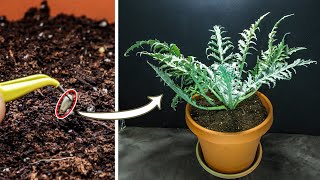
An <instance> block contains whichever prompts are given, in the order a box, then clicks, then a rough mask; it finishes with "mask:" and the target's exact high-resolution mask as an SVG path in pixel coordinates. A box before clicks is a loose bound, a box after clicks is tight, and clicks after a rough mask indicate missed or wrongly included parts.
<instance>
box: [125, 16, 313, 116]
mask: <svg viewBox="0 0 320 180" xmlns="http://www.w3.org/2000/svg"><path fill="white" fill-rule="evenodd" d="M268 14H269V13H267V14H265V15H263V16H261V17H260V18H259V19H258V20H257V21H256V22H255V23H254V24H252V25H251V26H250V27H249V28H248V29H245V30H243V32H242V33H240V35H241V38H240V40H238V50H239V51H238V52H236V53H235V52H232V51H233V50H234V49H235V48H234V45H233V43H232V42H231V38H230V37H227V36H225V34H226V31H225V30H224V28H223V27H221V26H213V28H212V29H211V30H209V31H210V32H212V35H211V37H210V41H209V42H208V48H207V49H206V55H207V58H208V60H211V61H212V64H211V65H210V66H207V65H205V64H203V63H201V62H200V61H198V60H196V58H195V57H193V56H187V57H185V56H184V55H183V54H181V52H180V49H179V48H178V47H177V45H176V44H167V43H166V42H160V41H159V40H157V39H155V40H146V41H137V42H136V43H135V44H133V45H132V46H131V47H130V48H129V49H128V50H127V51H126V52H125V56H128V53H130V52H132V51H134V50H136V49H140V51H138V53H137V54H138V55H140V56H142V55H144V56H149V57H151V58H152V59H153V60H155V61H157V62H158V66H156V65H153V64H151V63H150V62H148V64H149V65H150V66H151V67H152V68H153V70H154V71H155V72H156V73H157V75H158V76H159V77H160V78H161V79H162V80H163V81H164V83H165V84H166V85H168V86H169V87H170V88H171V89H172V90H173V91H174V92H175V93H176V96H175V97H174V98H173V100H172V104H171V106H172V107H173V108H174V109H175V107H176V105H177V104H178V102H180V100H181V99H182V100H184V101H186V102H188V103H190V104H191V105H192V106H195V107H197V108H200V109H204V110H221V109H234V108H235V107H236V106H237V105H238V104H239V103H240V102H241V101H243V100H245V99H247V98H248V97H250V96H251V95H253V94H254V93H255V92H256V91H257V90H258V89H259V88H260V87H261V86H262V85H263V84H267V85H268V86H269V87H274V86H275V85H276V81H277V80H290V79H291V77H292V74H293V73H295V72H296V71H295V68H296V67H298V66H307V65H309V64H312V63H316V61H312V60H304V59H296V60H294V61H293V62H292V63H289V62H287V60H288V59H289V58H290V56H291V55H292V54H294V53H296V52H298V51H300V50H304V49H306V48H304V47H292V48H291V47H289V46H288V45H287V44H286V43H285V38H286V36H287V35H288V34H289V33H287V34H285V35H284V36H283V38H282V39H281V41H280V42H278V43H276V42H277V40H276V39H275V38H276V34H277V29H278V26H279V24H280V22H281V21H283V20H284V19H286V18H287V17H289V16H291V15H287V16H284V17H283V18H281V19H280V20H279V21H277V22H276V23H275V25H274V26H273V28H272V30H271V32H270V33H269V35H268V37H269V40H268V44H267V49H266V50H262V51H261V54H260V55H259V56H258V57H257V62H256V65H255V67H254V68H253V69H252V70H247V71H246V70H244V67H245V65H246V59H247V57H248V55H250V54H251V51H257V50H256V48H255V45H256V40H257V36H256V32H257V31H259V24H260V22H261V21H262V20H263V19H264V18H265V16H267V15H268ZM146 46H148V47H150V49H149V50H144V47H146ZM194 95H200V96H202V97H203V98H204V99H205V100H206V101H207V102H208V104H209V105H208V106H203V105H199V104H197V101H196V100H194V99H193V98H192V97H193V96H194ZM214 97H215V98H214ZM218 101H220V102H218Z"/></svg>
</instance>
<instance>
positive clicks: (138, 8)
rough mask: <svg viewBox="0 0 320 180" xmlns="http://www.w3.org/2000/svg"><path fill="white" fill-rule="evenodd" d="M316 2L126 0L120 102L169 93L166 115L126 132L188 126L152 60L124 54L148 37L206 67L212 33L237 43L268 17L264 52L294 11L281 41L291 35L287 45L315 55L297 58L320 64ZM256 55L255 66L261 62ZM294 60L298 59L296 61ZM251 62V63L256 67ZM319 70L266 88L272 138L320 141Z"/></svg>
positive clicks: (261, 40)
mask: <svg viewBox="0 0 320 180" xmlns="http://www.w3.org/2000/svg"><path fill="white" fill-rule="evenodd" d="M317 2H318V1H315V0H281V1H279V0H260V1H254V0H161V1H154V0H135V1H130V0H120V2H119V47H120V49H119V53H120V54H119V77H120V78H119V80H120V81H119V97H120V99H119V104H120V106H119V107H120V109H122V110H126V109H131V108H136V107H139V106H142V105H144V104H146V103H148V102H149V100H148V99H147V98H146V96H148V95H158V94H162V93H163V94H164V97H163V101H162V110H161V111H158V110H154V111H152V112H150V113H149V114H146V115H144V116H142V117H138V118H134V119H130V120H126V124H127V126H144V127H174V128H180V127H181V128H185V127H186V125H185V121H184V108H185V104H184V103H182V104H180V105H179V107H178V109H177V111H174V110H172V109H171V107H170V103H171V99H172V97H173V92H172V91H171V89H169V88H168V87H164V86H163V83H160V81H159V79H158V78H156V77H155V72H153V70H152V69H151V67H149V66H148V65H147V63H146V61H145V59H141V58H138V57H135V56H134V55H132V56H130V57H128V58H125V57H123V53H124V52H125V50H126V49H127V48H128V47H129V46H130V45H131V44H132V43H134V42H135V41H137V40H144V39H150V38H151V39H154V38H157V39H159V40H163V41H166V42H170V43H171V42H173V43H176V44H177V45H178V46H179V47H180V49H181V52H182V53H183V54H184V55H193V56H195V57H197V58H198V60H201V61H202V62H207V60H206V56H205V48H206V46H207V45H206V44H207V41H208V40H209V37H210V32H209V31H208V29H210V28H212V26H213V25H216V24H217V25H222V26H224V27H225V28H226V30H228V35H229V36H231V37H232V38H233V42H234V43H236V42H237V40H238V38H239V34H238V33H239V32H241V31H242V30H243V29H244V28H247V27H249V25H250V24H251V23H253V22H254V21H255V20H256V19H258V18H259V17H260V16H261V15H263V14H264V13H266V12H271V14H270V15H269V16H268V17H267V18H266V19H265V20H264V21H263V22H262V24H261V32H260V33H259V36H258V49H261V48H264V47H266V46H265V45H266V43H267V34H268V32H269V31H270V30H271V28H272V26H273V24H274V23H275V22H276V21H277V20H278V19H279V18H281V17H282V16H284V15H286V14H291V13H294V14H295V16H293V17H290V18H288V19H287V20H285V21H284V22H283V23H282V24H281V25H280V29H279V34H278V37H279V38H281V37H282V35H283V34H284V33H285V32H288V31H289V32H291V35H290V36H289V37H288V39H287V43H288V44H289V45H291V46H305V47H307V48H308V49H307V50H306V51H304V52H301V53H298V55H297V57H303V58H310V59H313V60H318V59H319V53H320V52H319V51H320V21H319V19H320V11H319V8H320V5H319V3H317ZM254 57H255V56H251V57H250V58H249V59H248V61H249V66H250V65H252V63H253V62H254V60H255V58H254ZM292 60H293V59H292ZM250 62H251V63H250ZM319 75H320V65H312V66H310V67H308V68H303V67H302V68H298V69H297V75H295V76H294V77H293V78H292V80H291V81H278V82H277V85H276V87H275V88H273V89H269V88H268V87H263V88H261V89H260V91H261V92H263V93H264V94H266V95H267V96H268V98H269V99H270V100H271V102H272V104H273V106H274V109H275V110H274V111H275V112H274V115H275V117H274V124H273V126H272V129H271V132H286V133H304V134H314V135H320V109H319V102H320V94H319V90H320V88H319V87H320V85H319V82H320V80H319V77H320V76H319Z"/></svg>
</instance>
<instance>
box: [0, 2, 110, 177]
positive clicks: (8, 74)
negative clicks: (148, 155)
mask: <svg viewBox="0 0 320 180" xmlns="http://www.w3.org/2000/svg"><path fill="white" fill-rule="evenodd" d="M99 49H100V50H99ZM37 73H43V74H48V75H49V76H52V77H54V78H56V79H57V80H59V81H60V82H61V84H62V85H63V87H64V88H65V89H70V88H73V89H75V90H77V92H78V97H79V99H78V104H77V106H76V109H77V110H83V111H105V112H108V111H109V112H110V111H113V110H114V75H115V74H114V24H107V22H106V21H103V20H102V21H95V20H92V19H89V18H86V17H73V16H69V15H63V14H61V15H58V16H56V17H49V9H48V7H44V8H42V9H40V10H39V9H36V8H32V9H30V10H29V11H28V12H27V13H26V14H25V17H24V18H23V19H21V20H19V21H16V22H8V21H7V20H6V18H5V17H0V81H7V80H12V79H15V78H20V77H24V76H27V75H32V74H37ZM60 95H61V93H60V92H58V91H57V90H56V89H54V88H52V87H45V88H42V89H40V90H38V91H35V92H33V93H30V94H28V95H26V96H24V97H23V98H21V99H18V100H15V101H12V102H10V103H7V105H6V110H7V114H6V117H5V119H4V120H3V122H2V124H0V179H114V168H115V164H114V143H115V141H114V133H115V132H114V123H113V122H98V121H94V120H90V119H87V118H84V117H81V116H79V115H75V114H72V115H70V116H69V117H67V118H66V119H64V120H58V119H57V118H55V115H54V108H55V105H56V103H57V101H58V99H59V97H60Z"/></svg>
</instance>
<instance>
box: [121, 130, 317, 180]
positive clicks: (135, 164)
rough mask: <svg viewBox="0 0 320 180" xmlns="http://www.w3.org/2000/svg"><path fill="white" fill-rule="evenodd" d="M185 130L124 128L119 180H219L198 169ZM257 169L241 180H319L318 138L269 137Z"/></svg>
mask: <svg viewBox="0 0 320 180" xmlns="http://www.w3.org/2000/svg"><path fill="white" fill-rule="evenodd" d="M196 143H197V138H196V137H195V136H194V135H193V134H192V133H191V131H190V130H188V129H169V128H139V127H126V128H125V129H124V130H122V131H121V132H120V133H119V180H130V179H133V180H144V179H147V180H151V179H152V180H155V179H165V180H171V179H174V180H179V179H181V180H196V179H199V180H200V179H201V180H203V179H219V178H217V177H214V176H212V175H210V174H209V173H207V172H206V171H205V170H203V169H202V167H201V166H200V164H199V163H198V161H197V158H196V155H195V147H196ZM261 143H262V147H263V156H262V160H261V163H260V165H259V166H258V167H257V169H255V170H254V171H253V172H252V173H251V174H249V175H248V176H245V177H243V178H241V179H259V180H264V179H265V180H273V179H277V180H278V179H281V180H286V179H288V180H300V179H301V180H319V179H320V136H309V135H300V134H278V133H269V134H266V135H264V136H263V137H262V139H261Z"/></svg>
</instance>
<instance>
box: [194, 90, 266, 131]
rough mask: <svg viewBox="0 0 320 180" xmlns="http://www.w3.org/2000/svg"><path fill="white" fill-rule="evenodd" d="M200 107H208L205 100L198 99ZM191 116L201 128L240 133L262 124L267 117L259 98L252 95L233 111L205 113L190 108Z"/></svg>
mask: <svg viewBox="0 0 320 180" xmlns="http://www.w3.org/2000/svg"><path fill="white" fill-rule="evenodd" d="M198 103H199V104H201V105H208V103H207V102H206V100H205V99H203V98H200V99H198ZM191 116H192V118H193V119H194V121H195V122H197V123H198V124H199V125H201V126H202V127H205V128H207V129H210V130H214V131H219V132H240V131H245V130H248V129H251V128H253V127H256V126H258V125H259V124H260V123H262V122H263V121H264V120H265V118H266V117H267V112H266V109H265V107H264V106H263V105H262V103H261V101H260V99H259V97H258V96H257V95H255V94H254V95H253V96H251V97H250V98H248V99H246V100H244V101H242V102H241V103H239V104H238V106H237V107H236V108H235V109H234V110H219V111H206V110H201V109H197V108H194V107H192V109H191Z"/></svg>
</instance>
